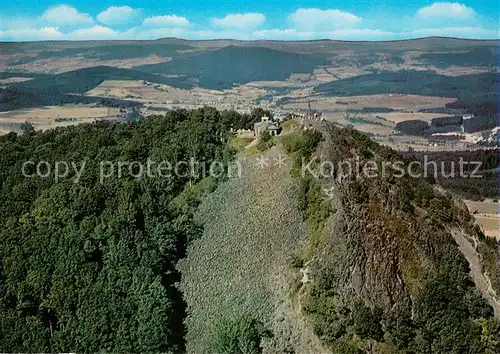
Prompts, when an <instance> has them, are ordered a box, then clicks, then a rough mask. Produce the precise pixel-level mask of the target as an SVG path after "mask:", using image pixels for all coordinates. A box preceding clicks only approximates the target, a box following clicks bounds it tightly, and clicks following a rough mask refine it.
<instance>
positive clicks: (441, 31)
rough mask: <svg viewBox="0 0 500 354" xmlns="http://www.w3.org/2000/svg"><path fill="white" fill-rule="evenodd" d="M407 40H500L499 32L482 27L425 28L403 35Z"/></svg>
mask: <svg viewBox="0 0 500 354" xmlns="http://www.w3.org/2000/svg"><path fill="white" fill-rule="evenodd" d="M402 36H404V37H405V38H416V37H429V36H442V37H457V38H471V39H497V38H500V33H499V31H498V30H490V29H486V28H482V27H442V28H424V29H419V30H415V31H413V32H406V33H402Z"/></svg>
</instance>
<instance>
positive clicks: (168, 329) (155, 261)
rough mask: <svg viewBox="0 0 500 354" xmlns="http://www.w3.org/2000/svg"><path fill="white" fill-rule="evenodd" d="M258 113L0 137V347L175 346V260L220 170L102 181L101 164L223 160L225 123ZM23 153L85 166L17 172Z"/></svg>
mask: <svg viewBox="0 0 500 354" xmlns="http://www.w3.org/2000/svg"><path fill="white" fill-rule="evenodd" d="M260 114H261V112H257V111H255V112H254V114H252V115H239V114H238V113H236V112H218V111H216V110H215V109H212V108H203V109H199V110H196V111H175V112H169V113H167V114H166V115H165V116H156V117H151V118H149V119H146V120H143V121H140V122H133V123H123V124H118V123H115V124H111V123H103V122H100V123H95V124H84V125H79V126H75V127H69V128H60V129H56V130H51V131H47V132H44V133H36V132H31V133H26V134H24V135H20V136H17V135H15V134H9V135H6V136H3V137H1V138H0V200H1V203H0V351H2V352H98V351H105V352H174V353H178V352H182V351H183V350H184V327H183V319H184V315H185V305H184V303H183V300H182V296H181V294H180V293H179V291H178V290H177V288H176V283H177V282H178V281H179V274H178V272H177V270H176V268H175V265H176V263H177V261H178V260H179V259H180V258H182V257H183V256H184V253H185V249H186V246H187V244H188V243H189V241H190V240H192V239H194V238H196V237H198V235H199V233H200V228H199V226H197V225H195V224H194V223H193V222H192V219H191V216H192V213H193V210H194V209H195V208H196V205H197V203H198V201H199V198H200V195H202V194H203V193H204V192H207V191H209V190H210V189H211V188H213V187H214V186H215V185H216V183H217V181H218V180H220V178H224V177H223V175H221V176H220V177H218V178H211V177H209V178H207V179H203V180H202V177H203V175H202V174H201V173H200V174H199V175H198V176H194V175H193V174H192V173H186V172H188V171H189V167H187V166H186V167H184V169H182V170H181V171H179V173H178V174H172V175H168V176H167V177H166V178H147V177H143V178H135V177H134V176H136V175H135V174H131V172H130V170H128V169H125V170H124V171H123V175H122V176H121V178H118V176H117V175H116V174H115V175H114V176H113V177H112V178H111V177H110V178H107V179H106V180H104V181H103V183H100V178H99V173H100V172H99V164H98V162H96V161H110V162H114V163H117V162H118V161H137V162H140V163H143V164H145V163H146V161H147V159H152V160H154V161H157V162H161V161H169V162H170V163H172V164H175V163H176V162H179V161H189V159H190V158H196V160H197V161H205V162H206V163H211V162H212V161H215V160H217V161H222V162H224V163H228V162H229V160H230V157H231V151H230V150H229V148H228V144H227V139H228V138H229V137H230V132H229V129H230V128H231V127H235V128H240V127H246V126H248V125H251V123H252V120H255V119H256V117H260ZM28 160H29V161H34V162H35V163H38V162H39V161H48V162H49V163H51V164H54V163H55V162H56V161H66V162H68V163H74V164H75V166H79V167H81V166H82V164H83V162H84V161H85V162H86V167H85V170H84V173H82V174H81V178H80V179H79V181H78V183H75V181H76V179H77V173H75V171H73V169H71V172H70V174H69V175H68V176H67V178H65V179H63V180H60V181H58V183H55V181H54V178H53V175H52V176H51V177H52V178H40V177H33V178H26V177H23V175H22V172H21V170H22V166H23V163H24V162H26V161H28ZM33 168H34V167H33ZM186 169H187V170H186ZM31 172H34V171H31V170H30V173H31ZM197 172H199V171H198V170H197Z"/></svg>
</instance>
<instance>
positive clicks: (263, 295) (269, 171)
mask: <svg viewBox="0 0 500 354" xmlns="http://www.w3.org/2000/svg"><path fill="white" fill-rule="evenodd" d="M279 152H280V150H279V148H278V147H276V146H275V147H273V148H272V149H271V150H269V151H268V152H266V155H267V156H270V157H271V156H275V155H276V154H278V153H279ZM254 162H255V157H247V161H246V162H245V163H244V165H243V166H244V168H243V176H242V178H241V179H232V180H230V181H228V182H226V183H224V184H223V185H222V186H221V187H219V189H218V190H217V191H215V192H214V193H213V194H211V195H210V196H209V197H208V198H207V199H206V200H205V201H204V202H203V203H202V204H201V206H200V209H199V212H198V215H197V218H198V221H199V222H201V223H202V224H203V225H204V227H205V230H204V233H203V237H202V238H201V239H199V240H197V241H195V242H194V244H193V245H192V246H191V247H190V249H189V250H188V257H187V258H186V259H185V260H184V261H183V263H182V264H181V266H180V267H181V271H182V274H183V280H182V286H181V288H182V291H183V292H184V294H185V298H186V301H187V304H188V307H189V315H188V318H187V328H188V335H187V346H188V351H190V352H196V353H200V352H203V350H206V351H208V348H209V343H210V341H211V336H212V335H213V332H214V327H215V326H217V324H219V323H221V322H225V321H227V320H230V319H233V318H237V317H238V316H240V315H241V314H248V315H250V316H253V317H255V318H257V319H259V320H261V321H262V322H263V323H264V324H265V326H266V327H267V328H268V329H269V330H271V331H272V332H273V333H274V338H273V339H272V340H270V341H267V342H266V344H265V346H267V348H268V350H269V352H284V351H285V350H286V349H293V350H295V351H296V352H300V353H305V352H309V353H312V352H314V353H317V352H321V351H322V346H321V344H320V343H319V341H318V339H317V338H316V337H315V336H314V335H312V330H311V329H310V328H309V327H308V326H307V325H306V324H305V323H304V320H303V319H302V317H301V316H300V314H298V313H297V312H296V311H294V310H293V305H292V303H291V300H290V296H289V292H290V290H289V286H288V284H287V283H288V281H289V279H288V277H289V276H290V273H289V271H290V266H289V263H288V262H287V259H288V258H289V256H290V254H291V253H292V252H293V251H294V250H295V249H296V248H297V247H298V246H299V244H300V242H301V241H303V240H304V238H305V237H306V235H307V228H306V226H305V224H304V223H303V222H302V216H301V214H300V213H299V211H298V207H297V198H296V196H297V195H298V185H297V183H296V181H295V180H293V179H292V178H290V172H289V168H281V169H278V168H277V167H273V166H269V167H266V168H265V169H260V167H256V166H255V164H254Z"/></svg>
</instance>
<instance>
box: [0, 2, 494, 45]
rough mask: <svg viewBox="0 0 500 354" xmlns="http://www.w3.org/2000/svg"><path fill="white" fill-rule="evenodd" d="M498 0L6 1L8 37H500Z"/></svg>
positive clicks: (2, 17) (4, 32) (3, 17)
mask: <svg viewBox="0 0 500 354" xmlns="http://www.w3.org/2000/svg"><path fill="white" fill-rule="evenodd" d="M499 27H500V22H499V2H498V0H471V1H467V2H433V1H423V0H406V1H401V0H382V1H377V2H375V1H373V0H372V1H369V0H356V1H347V0H341V1H314V0H297V1H293V0H253V1H238V0H203V1H201V0H190V1H186V0H177V1H172V0H153V1H138V0H123V1H115V0H99V1H96V0H73V1H68V2H57V1H51V0H36V1H33V0H31V1H29V0H11V1H4V2H3V4H2V6H1V8H0V41H39V40H105V39H157V38H164V37H178V38H184V39H215V38H232V39H245V40H257V39H276V40H307V39H323V38H328V39H337V40H369V41H371V40H399V39H409V38H420V37H427V36H447V37H459V38H475V39H498V38H499V37H500V35H499Z"/></svg>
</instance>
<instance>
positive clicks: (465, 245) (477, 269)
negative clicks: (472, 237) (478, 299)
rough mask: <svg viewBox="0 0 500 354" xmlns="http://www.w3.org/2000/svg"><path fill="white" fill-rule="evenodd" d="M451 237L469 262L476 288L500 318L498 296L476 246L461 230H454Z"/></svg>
mask: <svg viewBox="0 0 500 354" xmlns="http://www.w3.org/2000/svg"><path fill="white" fill-rule="evenodd" d="M451 235H452V236H453V238H454V239H455V241H456V242H457V244H458V247H459V249H460V251H461V252H462V254H463V255H464V256H465V258H466V259H467V261H468V262H469V266H470V269H471V276H472V279H473V280H474V283H476V287H477V288H478V289H479V291H480V292H481V294H482V295H483V297H484V298H485V299H486V300H487V301H488V303H489V304H490V305H491V307H493V310H494V311H495V316H496V317H500V301H498V300H497V294H496V293H495V290H493V288H492V287H491V282H490V279H489V278H488V277H487V276H486V275H484V273H483V272H482V270H481V262H480V260H479V255H478V254H477V252H476V249H475V247H474V245H473V244H471V243H470V241H469V240H468V239H467V238H466V236H465V235H464V234H463V233H462V232H461V231H460V230H452V231H451Z"/></svg>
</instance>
